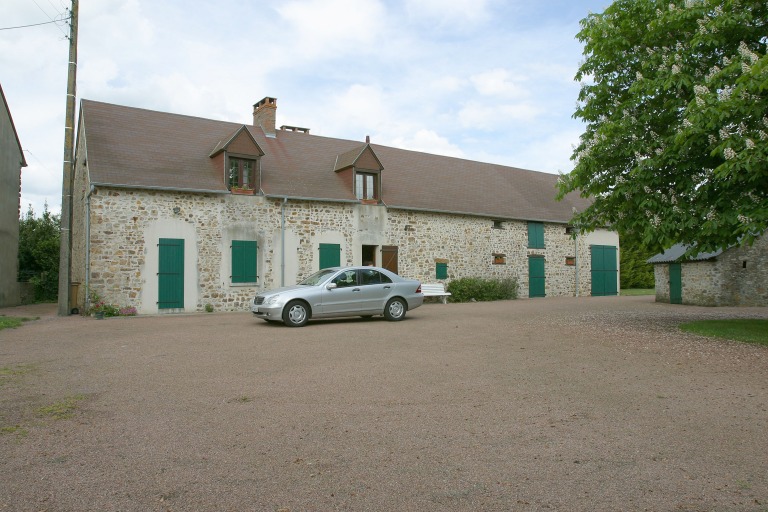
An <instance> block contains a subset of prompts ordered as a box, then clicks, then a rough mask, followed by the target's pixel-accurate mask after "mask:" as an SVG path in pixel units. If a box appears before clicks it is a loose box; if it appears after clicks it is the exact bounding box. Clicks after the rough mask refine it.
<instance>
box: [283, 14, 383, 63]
mask: <svg viewBox="0 0 768 512" xmlns="http://www.w3.org/2000/svg"><path fill="white" fill-rule="evenodd" d="M276 11H277V12H278V14H279V15H280V16H281V18H282V19H283V22H284V24H285V25H286V32H285V33H283V34H282V35H281V36H280V41H281V42H282V44H284V45H287V46H288V47H290V48H292V53H293V54H294V55H298V56H300V57H301V58H302V59H309V58H313V57H316V56H333V57H337V56H338V55H339V54H340V53H353V54H354V53H356V52H358V51H359V49H360V47H362V48H368V47H369V46H371V45H373V44H375V43H376V42H377V40H378V36H379V34H380V32H381V30H382V26H381V25H382V21H383V20H384V19H385V18H386V11H385V9H384V7H383V6H382V5H381V4H380V3H379V2H377V1H376V0H301V1H292V2H285V3H282V4H280V5H279V6H278V7H277V8H276Z"/></svg>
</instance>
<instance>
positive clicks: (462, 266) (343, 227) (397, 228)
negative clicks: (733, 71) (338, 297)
mask: <svg viewBox="0 0 768 512" xmlns="http://www.w3.org/2000/svg"><path fill="white" fill-rule="evenodd" d="M276 118H277V100H276V99H275V98H270V97H266V98H264V99H263V100H261V101H259V102H258V103H256V104H255V105H254V110H253V122H252V124H237V123H231V122H222V121H215V120H210V119H202V118H197V117H190V116H185V115H177V114H170V113H164V112H156V111H150V110H143V109H139V108H131V107H125V106H118V105H111V104H106V103H100V102H96V101H89V100H83V101H82V103H81V107H80V123H79V129H78V139H77V149H76V157H75V173H74V187H73V199H72V201H73V213H72V218H73V225H72V269H71V274H72V280H73V281H76V282H77V283H78V284H79V294H78V298H77V304H70V306H71V307H81V308H82V307H83V306H84V305H86V301H87V300H88V299H87V294H86V290H92V291H94V292H96V293H98V294H99V295H100V296H101V297H102V298H103V299H105V300H107V301H108V302H111V303H115V304H119V305H121V306H134V307H136V308H137V310H138V311H139V313H163V312H181V311H186V312H190V311H202V310H203V309H205V307H206V305H208V304H210V305H212V306H213V307H214V308H215V309H216V310H219V311H221V310H224V311H237V310H243V309H246V308H247V307H248V305H249V303H250V301H251V300H252V297H253V296H254V294H256V293H257V292H258V291H261V290H264V289H269V288H272V287H277V286H281V285H290V284H294V283H296V282H298V281H300V280H301V279H302V278H304V277H306V276H308V275H309V274H311V273H312V272H314V271H316V270H318V269H320V268H325V267H329V266H335V265H352V264H369V263H373V264H375V265H378V266H383V267H385V268H389V269H391V270H393V271H395V272H397V273H399V274H400V275H403V276H406V277H411V278H415V279H419V280H421V281H422V282H425V283H437V282H440V283H447V282H449V281H450V280H452V279H455V278H459V277H469V276H477V277H486V278H516V279H517V280H518V282H519V284H520V295H521V297H544V296H574V295H579V296H583V295H616V294H617V292H618V289H619V285H618V260H619V258H618V249H619V240H618V235H617V234H616V233H615V232H611V231H597V232H593V233H590V234H587V235H578V234H575V233H573V232H572V228H571V227H570V226H569V224H568V222H569V219H570V218H571V216H572V215H573V211H574V210H581V209H583V208H584V207H585V206H586V205H587V204H588V202H587V200H586V199H583V198H580V197H578V196H569V197H566V198H565V199H564V200H562V201H560V202H558V201H556V200H555V193H556V188H555V187H556V181H557V176H556V175H552V174H546V173H541V172H533V171H528V170H522V169H517V168H512V167H505V166H501V165H493V164H489V163H481V162H474V161H469V160H464V159H459V158H450V157H445V156H437V155H432V154H426V153H421V152H416V151H408V150H403V149H397V148H393V147H387V146H383V145H379V144H375V143H372V142H370V141H369V140H368V137H366V140H365V141H364V142H363V141H354V140H342V139H335V138H329V137H321V136H316V135H312V134H310V133H309V129H306V128H300V127H295V126H285V125H284V126H281V127H280V128H277V127H276ZM574 235H578V236H574Z"/></svg>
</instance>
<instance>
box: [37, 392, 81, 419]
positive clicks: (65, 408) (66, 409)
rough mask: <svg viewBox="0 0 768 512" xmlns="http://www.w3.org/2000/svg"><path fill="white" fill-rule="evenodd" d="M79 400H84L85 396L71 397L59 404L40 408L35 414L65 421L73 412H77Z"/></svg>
mask: <svg viewBox="0 0 768 512" xmlns="http://www.w3.org/2000/svg"><path fill="white" fill-rule="evenodd" d="M80 400H85V395H73V396H70V397H67V398H65V399H64V400H62V401H61V402H57V403H55V404H51V405H46V406H45V407H40V408H39V409H38V410H37V414H38V415H40V416H48V417H51V418H53V419H55V420H65V419H67V418H71V417H72V415H73V414H74V413H75V410H77V403H78V402H79V401H80Z"/></svg>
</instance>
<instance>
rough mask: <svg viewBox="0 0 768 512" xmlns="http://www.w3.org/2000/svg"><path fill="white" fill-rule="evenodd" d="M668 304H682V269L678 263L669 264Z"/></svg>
mask: <svg viewBox="0 0 768 512" xmlns="http://www.w3.org/2000/svg"><path fill="white" fill-rule="evenodd" d="M669 303H670V304H682V303H683V268H682V267H681V266H680V264H679V263H670V264H669Z"/></svg>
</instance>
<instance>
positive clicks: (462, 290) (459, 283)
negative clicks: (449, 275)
mask: <svg viewBox="0 0 768 512" xmlns="http://www.w3.org/2000/svg"><path fill="white" fill-rule="evenodd" d="M446 291H448V292H450V293H451V297H450V300H451V302H470V301H472V300H473V299H474V300H476V301H478V302H484V301H493V300H508V299H516V298H517V293H518V283H517V279H514V278H507V279H482V278H479V277H462V278H460V279H454V280H453V281H451V282H450V283H448V286H447V287H446Z"/></svg>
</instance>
